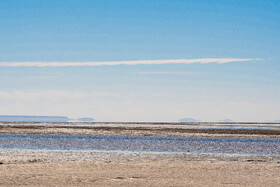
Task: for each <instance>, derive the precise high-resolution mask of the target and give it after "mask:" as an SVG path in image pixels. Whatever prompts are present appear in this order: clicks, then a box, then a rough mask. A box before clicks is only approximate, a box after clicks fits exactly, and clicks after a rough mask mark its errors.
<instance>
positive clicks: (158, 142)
mask: <svg viewBox="0 0 280 187" xmlns="http://www.w3.org/2000/svg"><path fill="white" fill-rule="evenodd" d="M0 149H36V150H101V151H102V150H104V151H135V152H170V153H178V152H180V153H181V152H186V153H214V154H250V155H273V156H279V155H280V138H247V137H246V138H245V137H230V138H229V137H169V136H109V135H99V136H92V135H9V134H1V135H0Z"/></svg>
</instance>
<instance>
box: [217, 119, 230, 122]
mask: <svg viewBox="0 0 280 187" xmlns="http://www.w3.org/2000/svg"><path fill="white" fill-rule="evenodd" d="M220 122H233V120H232V119H224V120H221V121H220Z"/></svg>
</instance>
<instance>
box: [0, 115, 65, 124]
mask: <svg viewBox="0 0 280 187" xmlns="http://www.w3.org/2000/svg"><path fill="white" fill-rule="evenodd" d="M69 120H70V119H69V118H68V117H65V116H10V115H7V116H1V115H0V121H1V122H67V121H69Z"/></svg>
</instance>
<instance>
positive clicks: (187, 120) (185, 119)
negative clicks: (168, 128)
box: [179, 118, 200, 122]
mask: <svg viewBox="0 0 280 187" xmlns="http://www.w3.org/2000/svg"><path fill="white" fill-rule="evenodd" d="M179 121H180V122H200V121H199V120H196V119H193V118H183V119H180V120H179Z"/></svg>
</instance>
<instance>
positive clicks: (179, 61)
mask: <svg viewBox="0 0 280 187" xmlns="http://www.w3.org/2000/svg"><path fill="white" fill-rule="evenodd" d="M256 60H262V59H252V58H247V59H242V58H200V59H176V60H136V61H110V62H0V67H78V66H117V65H148V64H192V63H201V64H207V63H218V64H224V63H230V62H247V61H256Z"/></svg>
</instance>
